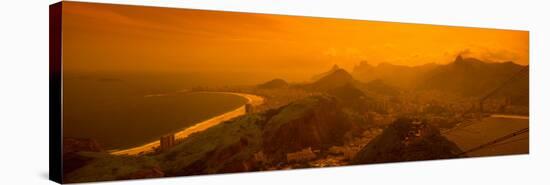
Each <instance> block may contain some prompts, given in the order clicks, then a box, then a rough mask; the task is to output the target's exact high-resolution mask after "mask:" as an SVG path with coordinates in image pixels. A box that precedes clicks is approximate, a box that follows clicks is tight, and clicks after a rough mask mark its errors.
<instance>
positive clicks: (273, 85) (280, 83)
mask: <svg viewBox="0 0 550 185" xmlns="http://www.w3.org/2000/svg"><path fill="white" fill-rule="evenodd" d="M256 87H258V88H260V89H277V88H286V87H288V83H287V82H286V81H285V80H283V79H280V78H276V79H273V80H270V81H267V82H265V83H262V84H259V85H257V86H256Z"/></svg>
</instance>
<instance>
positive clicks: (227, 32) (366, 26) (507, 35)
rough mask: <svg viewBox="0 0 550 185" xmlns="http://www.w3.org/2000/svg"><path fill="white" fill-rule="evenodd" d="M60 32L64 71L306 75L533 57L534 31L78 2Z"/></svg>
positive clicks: (66, 6)
mask: <svg viewBox="0 0 550 185" xmlns="http://www.w3.org/2000/svg"><path fill="white" fill-rule="evenodd" d="M63 30H64V33H63V49H64V61H65V62H64V69H65V70H66V71H156V72H163V71H176V72H178V71H183V72H193V71H203V70H210V71H216V70H218V71H234V72H250V71H255V72H269V73H273V74H283V75H287V76H288V77H289V78H295V79H300V78H305V75H303V76H302V74H307V76H308V77H309V76H310V75H311V74H312V73H315V72H319V71H323V70H325V69H327V68H328V67H330V66H331V65H333V64H338V65H340V66H341V67H343V68H345V69H348V70H351V69H352V68H353V66H355V65H357V64H358V63H359V62H360V61H364V60H366V61H368V62H369V63H372V64H378V63H383V62H387V63H393V64H400V65H409V66H413V65H422V64H426V63H448V62H451V61H452V59H453V58H454V57H455V56H456V55H457V54H459V53H462V54H463V55H465V56H473V57H477V58H480V59H483V60H487V61H494V62H503V61H513V62H516V63H519V64H522V65H527V64H528V63H529V55H528V52H529V51H528V50H529V43H528V39H529V33H528V32H527V31H511V30H496V29H479V28H461V27H448V26H432V25H419V24H402V23H385V22H373V21H357V20H343V19H325V18H311V17H295V16H281V15H264V14H249V13H234V12H215V11H202V10H187V9H170V8H151V7H141V6H117V5H104V4H88V3H71V2H69V3H67V2H65V3H64V7H63ZM73 61H78V62H73Z"/></svg>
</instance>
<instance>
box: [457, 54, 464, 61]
mask: <svg viewBox="0 0 550 185" xmlns="http://www.w3.org/2000/svg"><path fill="white" fill-rule="evenodd" d="M463 60H464V59H463V58H462V55H460V54H459V55H458V56H456V59H455V62H462V61H463Z"/></svg>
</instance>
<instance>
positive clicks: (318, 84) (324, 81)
mask: <svg viewBox="0 0 550 185" xmlns="http://www.w3.org/2000/svg"><path fill="white" fill-rule="evenodd" d="M348 83H355V79H353V77H352V76H351V74H349V73H348V72H347V71H346V70H344V69H336V70H334V71H332V70H331V72H330V73H328V74H326V75H325V76H323V77H322V78H320V79H319V80H317V81H315V82H314V83H313V84H312V86H313V87H314V88H315V89H323V90H328V89H333V88H336V87H339V86H343V85H346V84H348Z"/></svg>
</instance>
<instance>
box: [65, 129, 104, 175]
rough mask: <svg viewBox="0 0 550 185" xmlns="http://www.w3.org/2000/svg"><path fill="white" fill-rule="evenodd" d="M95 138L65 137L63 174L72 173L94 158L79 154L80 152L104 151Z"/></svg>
mask: <svg viewBox="0 0 550 185" xmlns="http://www.w3.org/2000/svg"><path fill="white" fill-rule="evenodd" d="M102 151H103V149H102V148H101V146H100V145H99V143H97V142H96V141H95V140H93V139H80V138H69V137H66V138H63V174H67V173H70V172H72V171H74V170H76V169H78V168H80V167H83V166H85V165H86V164H88V163H89V162H90V161H91V160H92V158H90V157H86V156H82V155H79V153H80V152H102Z"/></svg>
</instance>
